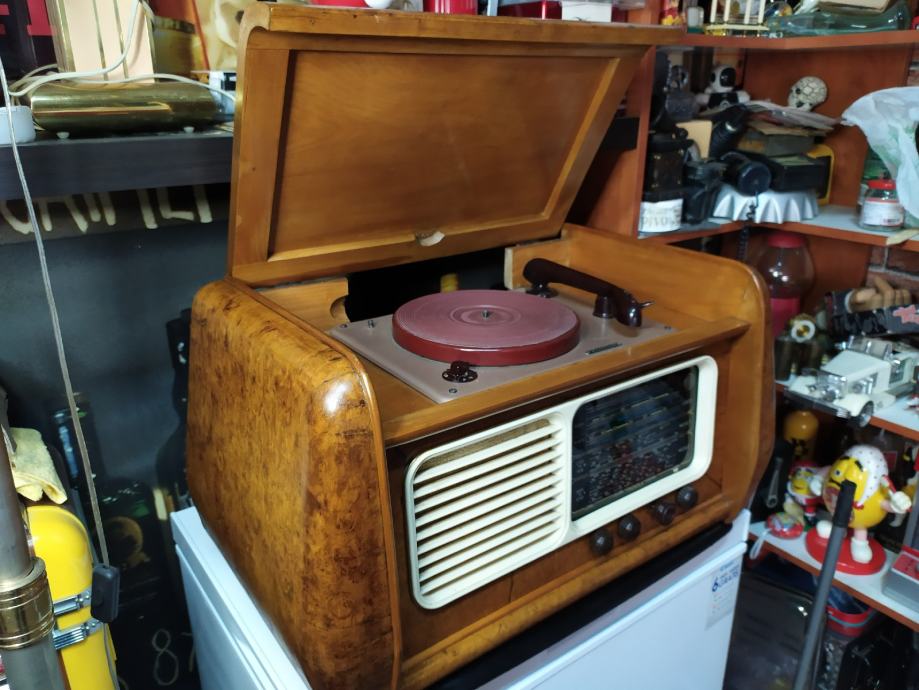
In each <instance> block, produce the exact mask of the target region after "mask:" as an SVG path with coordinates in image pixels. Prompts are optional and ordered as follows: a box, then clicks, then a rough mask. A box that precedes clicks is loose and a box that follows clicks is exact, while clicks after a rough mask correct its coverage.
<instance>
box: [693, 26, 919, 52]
mask: <svg viewBox="0 0 919 690" xmlns="http://www.w3.org/2000/svg"><path fill="white" fill-rule="evenodd" d="M916 43H919V31H913V30H909V29H907V30H904V31H877V32H874V33H864V34H835V35H833V36H791V37H787V38H768V37H765V36H707V35H705V34H689V33H688V34H686V35H685V36H684V37H683V40H682V41H681V42H680V43H679V44H678V45H682V46H686V47H689V48H728V49H730V48H733V49H741V50H845V49H850V48H900V47H903V46H910V45H915V44H916Z"/></svg>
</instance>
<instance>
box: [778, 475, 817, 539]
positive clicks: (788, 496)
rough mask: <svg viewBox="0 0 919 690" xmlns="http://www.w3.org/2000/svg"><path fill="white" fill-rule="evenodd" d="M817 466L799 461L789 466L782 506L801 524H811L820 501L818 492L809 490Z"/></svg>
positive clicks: (814, 519) (815, 516)
mask: <svg viewBox="0 0 919 690" xmlns="http://www.w3.org/2000/svg"><path fill="white" fill-rule="evenodd" d="M818 472H819V470H818V468H817V467H814V466H813V465H810V464H806V463H799V464H797V465H794V466H793V467H792V468H791V472H790V473H789V474H788V483H787V484H786V485H785V504H784V505H783V506H782V508H783V509H784V510H785V512H786V513H788V514H789V515H791V516H792V517H793V518H795V519H796V520H797V521H798V522H800V523H801V524H802V525H804V524H808V525H813V524H814V522H815V521H816V519H817V508H818V507H819V506H820V503H821V495H820V492H816V493H815V492H814V491H812V490H811V481H812V480H813V479H814V477H815V476H817V474H818Z"/></svg>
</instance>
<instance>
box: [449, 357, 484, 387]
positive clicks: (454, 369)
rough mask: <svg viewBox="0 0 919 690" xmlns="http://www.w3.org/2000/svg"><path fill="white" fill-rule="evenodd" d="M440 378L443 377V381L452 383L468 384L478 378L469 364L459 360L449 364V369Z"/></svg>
mask: <svg viewBox="0 0 919 690" xmlns="http://www.w3.org/2000/svg"><path fill="white" fill-rule="evenodd" d="M442 376H443V377H444V381H451V382H454V383H469V382H470V381H475V380H476V379H477V378H478V377H479V375H478V374H477V373H476V372H475V370H474V369H473V368H472V365H471V364H469V362H463V361H460V360H457V361H455V362H451V363H450V368H449V369H447V370H446V371H444V373H443V374H442Z"/></svg>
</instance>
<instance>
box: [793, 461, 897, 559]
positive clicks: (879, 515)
mask: <svg viewBox="0 0 919 690" xmlns="http://www.w3.org/2000/svg"><path fill="white" fill-rule="evenodd" d="M847 479H848V480H849V481H851V482H853V483H854V484H855V487H856V488H855V498H854V500H853V502H852V517H851V518H850V519H849V527H851V528H852V536H851V537H850V538H849V539H848V540H849V542H850V543H849V548H850V550H851V554H852V560H853V561H855V563H862V564H866V563H869V562H871V561H872V560H873V559H874V557H875V556H874V553H873V548H872V545H871V543H869V538H868V529H869V528H871V527H874V526H875V525H877V524H878V523H880V522H881V521H882V520H883V519H884V517H885V516H886V515H887V513H894V514H898V515H899V514H901V513H905V512H906V511H908V510H909V509H910V506H911V505H912V504H911V501H910V499H909V496H907V495H906V494H905V493H903V492H902V491H897V490H896V488H895V487H894V485H893V483H892V482H891V481H890V478H889V477H888V476H887V461H886V460H885V459H884V455H883V454H882V453H881V451H880V450H878V449H877V448H875V447H874V446H867V445H858V446H852V447H851V448H849V450H847V451H846V452H845V453H844V454H843V456H842V457H841V458H839V459H838V460H837V461H836V462H834V463H833V465H832V466H831V467H830V468H829V470H828V473H827V474H826V475H824V473H823V472H820V473H818V474H815V475H814V477H813V478H812V479H811V482H810V489H811V491H813V492H814V493H815V494H821V495H822V496H823V501H824V503H825V504H826V506H827V508H828V509H829V510H830V511H833V510H835V508H836V499H837V497H838V496H839V490H840V488H841V487H842V483H843V481H845V480H847ZM831 529H832V525H831V524H830V521H829V520H821V521H820V522H818V523H817V530H816V531H817V533H818V535H819V537H820V538H822V539H827V538H828V537H829V535H830V530H831ZM878 548H879V547H878ZM882 553H883V551H882ZM812 555H813V554H812Z"/></svg>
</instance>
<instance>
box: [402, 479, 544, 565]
mask: <svg viewBox="0 0 919 690" xmlns="http://www.w3.org/2000/svg"><path fill="white" fill-rule="evenodd" d="M552 496H553V494H552V493H551V492H546V493H544V494H543V495H541V496H537V497H535V498H533V499H526V500H525V501H520V502H519V503H517V504H514V505H512V506H508V507H506V508H502V509H501V510H496V511H494V512H493V513H489V514H488V515H486V516H484V517H481V518H478V519H477V520H473V521H471V522H467V523H464V524H462V525H459V526H458V527H456V528H455V529H452V530H447V531H446V532H441V533H439V534H437V535H435V536H432V537H423V536H421V535H420V534H419V537H418V556H419V562H420V561H421V557H422V556H424V555H425V554H428V553H430V552H431V551H433V550H435V549H438V550H440V551H441V553H442V554H443V555H449V554H451V553H453V552H454V551H455V550H456V549H457V548H462V546H463V544H466V543H471V544H474V543H475V535H484V536H490V535H492V534H495V533H496V532H498V531H500V530H501V529H503V525H504V524H507V525H516V524H518V523H520V522H522V521H524V520H528V519H530V518H534V517H536V516H537V515H540V514H541V513H544V512H546V511H547V510H551V508H552V506H554V505H555V502H554V501H552V500H550V499H551V498H552ZM531 506H532V507H531ZM464 535H466V536H464ZM470 535H473V536H470ZM484 536H483V537H482V538H484Z"/></svg>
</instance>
